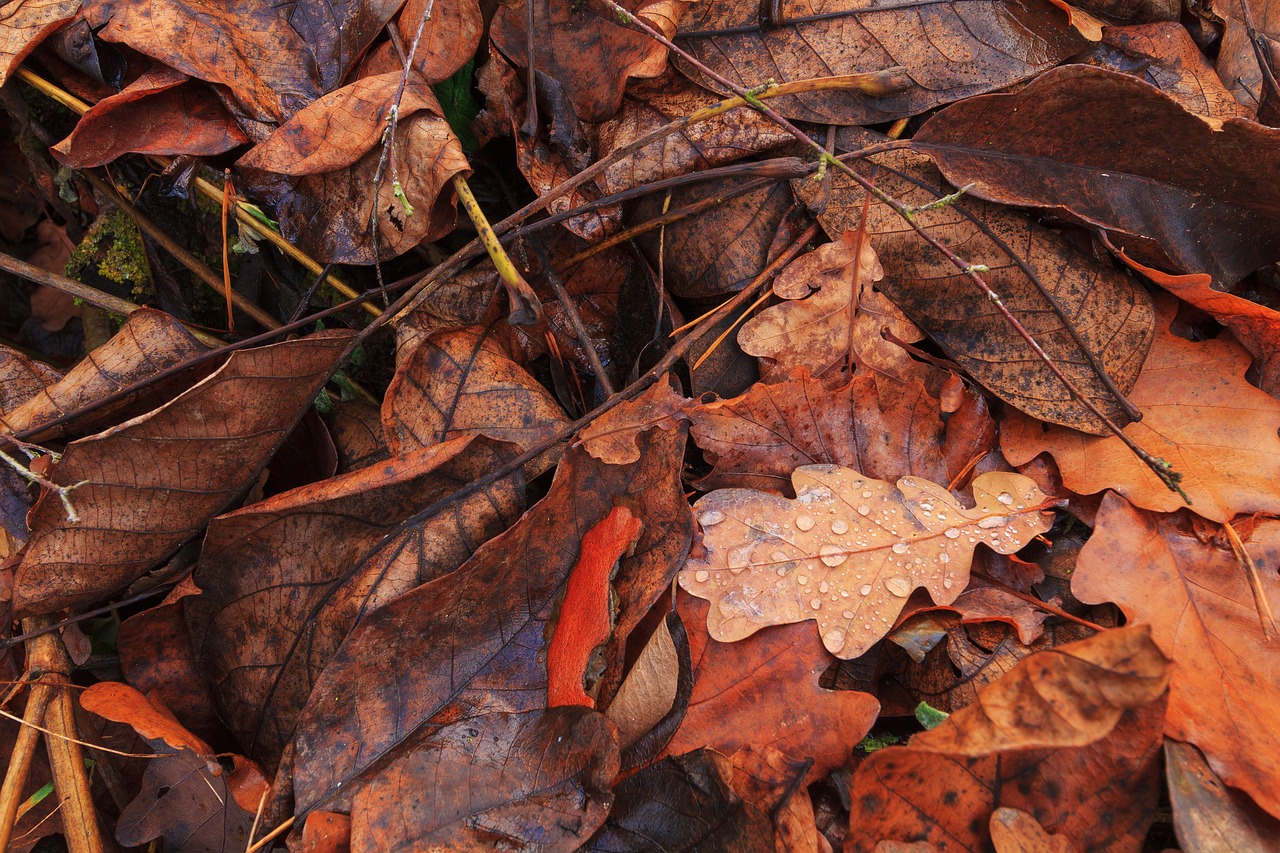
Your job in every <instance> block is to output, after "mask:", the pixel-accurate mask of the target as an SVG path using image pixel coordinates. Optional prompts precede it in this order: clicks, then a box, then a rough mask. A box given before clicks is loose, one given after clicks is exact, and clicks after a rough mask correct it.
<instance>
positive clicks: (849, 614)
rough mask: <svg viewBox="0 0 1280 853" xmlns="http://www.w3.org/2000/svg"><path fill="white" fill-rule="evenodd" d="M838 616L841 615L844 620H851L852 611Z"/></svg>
mask: <svg viewBox="0 0 1280 853" xmlns="http://www.w3.org/2000/svg"><path fill="white" fill-rule="evenodd" d="M840 615H841V616H843V617H844V618H846V619H852V618H853V611H852V610H846V611H845V612H844V613H841V614H840Z"/></svg>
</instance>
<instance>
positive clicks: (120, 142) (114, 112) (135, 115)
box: [51, 65, 249, 169]
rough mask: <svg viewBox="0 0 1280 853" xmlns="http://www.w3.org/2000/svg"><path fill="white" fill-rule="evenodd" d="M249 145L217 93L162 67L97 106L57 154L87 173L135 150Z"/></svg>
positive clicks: (203, 152)
mask: <svg viewBox="0 0 1280 853" xmlns="http://www.w3.org/2000/svg"><path fill="white" fill-rule="evenodd" d="M248 141H249V137H247V136H245V135H244V132H243V131H241V130H240V128H239V127H238V126H237V125H236V124H235V122H234V121H233V120H232V119H231V116H230V115H229V114H228V113H227V110H226V108H225V107H223V106H222V102H221V101H219V100H218V98H217V96H216V95H215V94H214V93H213V90H212V89H210V88H209V87H208V86H206V85H204V84H203V83H200V82H198V81H195V80H192V79H191V78H190V77H188V76H187V75H186V74H183V73H182V72H180V71H176V70H174V69H172V68H169V67H167V66H164V65H161V66H157V67H155V68H152V69H151V70H150V71H148V72H147V73H145V74H143V75H142V76H141V77H139V78H138V79H137V80H134V81H133V82H132V83H130V84H129V85H128V86H126V87H125V88H124V89H123V90H121V91H120V93H119V94H116V95H112V96H110V97H108V98H103V99H102V100H101V101H98V103H96V104H94V105H93V107H92V108H91V109H90V110H89V112H87V113H85V114H84V115H83V116H81V118H80V121H79V122H77V123H76V127H75V130H73V131H71V135H70V136H68V137H67V138H66V139H64V140H62V141H61V142H59V143H58V144H57V145H55V146H53V147H52V149H51V150H52V151H53V152H54V154H56V155H57V157H58V159H59V161H61V162H62V163H64V164H65V165H67V166H70V167H71V168H73V169H84V168H88V167H91V166H102V165H105V164H107V163H110V162H111V161H112V160H115V159H116V158H117V157H120V156H122V155H124V154H128V153H130V152H132V153H137V154H191V155H198V156H208V155H213V154H221V153H222V152H224V151H229V150H231V149H232V148H235V147H237V146H239V145H244V144H245V143H246V142H248Z"/></svg>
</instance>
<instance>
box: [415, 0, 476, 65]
mask: <svg viewBox="0 0 1280 853" xmlns="http://www.w3.org/2000/svg"><path fill="white" fill-rule="evenodd" d="M427 13H430V17H429V18H427V20H426V25H425V26H424V27H423V28H422V36H421V38H420V39H419V41H418V52H417V53H416V54H414V57H413V60H414V61H413V68H414V70H415V71H417V72H418V74H419V75H421V76H422V78H423V79H424V80H426V81H427V82H428V83H439V82H440V81H442V80H447V79H449V78H450V77H451V76H453V72H455V71H457V70H458V69H459V68H461V67H462V66H464V65H466V64H467V60H469V59H471V58H472V57H473V56H475V54H476V49H477V48H479V47H480V34H481V32H482V31H483V30H484V17H483V15H482V14H481V12H480V4H479V3H477V2H476V0H452V2H448V3H441V2H432V0H408V2H406V3H405V4H404V8H403V9H401V10H400V17H399V18H397V19H396V28H397V29H398V30H399V31H400V38H401V39H403V40H404V44H405V51H406V52H408V47H409V45H411V44H413V40H414V38H415V37H417V35H418V26H419V24H421V23H422V17H423V15H425V14H427Z"/></svg>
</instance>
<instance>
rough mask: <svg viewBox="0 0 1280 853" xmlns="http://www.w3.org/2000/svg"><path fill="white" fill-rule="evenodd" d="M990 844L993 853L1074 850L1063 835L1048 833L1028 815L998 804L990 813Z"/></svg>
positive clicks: (1062, 852)
mask: <svg viewBox="0 0 1280 853" xmlns="http://www.w3.org/2000/svg"><path fill="white" fill-rule="evenodd" d="M991 845H992V846H993V847H995V849H996V853H1075V851H1076V849H1077V848H1076V846H1075V845H1074V844H1072V843H1071V841H1070V839H1069V838H1067V836H1065V835H1050V834H1049V833H1047V832H1045V831H1044V827H1043V826H1041V825H1040V823H1039V821H1037V820H1036V819H1035V818H1033V817H1032V816H1031V815H1029V814H1027V813H1026V812H1024V811H1019V810H1018V809H1011V808H1008V807H1006V806H1001V807H1000V808H998V809H996V810H995V811H993V812H992V813H991Z"/></svg>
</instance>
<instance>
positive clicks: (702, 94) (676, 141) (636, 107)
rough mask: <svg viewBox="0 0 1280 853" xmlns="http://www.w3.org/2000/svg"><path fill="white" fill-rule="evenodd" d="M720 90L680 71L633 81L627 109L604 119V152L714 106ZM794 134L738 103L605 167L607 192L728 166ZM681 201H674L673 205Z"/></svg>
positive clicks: (625, 104) (598, 147)
mask: <svg viewBox="0 0 1280 853" xmlns="http://www.w3.org/2000/svg"><path fill="white" fill-rule="evenodd" d="M717 100H718V99H717V98H716V96H715V95H713V94H711V93H710V92H708V91H707V90H706V89H703V88H701V87H699V86H695V85H693V84H692V83H690V82H689V81H688V80H686V79H685V78H683V77H681V76H679V75H676V74H674V73H668V74H667V75H665V76H663V77H660V78H658V79H656V80H653V81H644V82H640V83H637V84H635V85H632V86H631V88H630V90H629V91H628V92H627V97H626V98H624V99H623V101H622V109H621V111H619V113H618V114H617V115H616V116H614V117H613V118H611V119H609V120H608V121H606V122H604V123H603V124H601V125H600V129H599V134H600V136H599V142H598V143H597V145H596V150H597V151H598V153H599V156H600V157H601V158H603V157H605V156H606V155H608V154H610V153H612V152H613V151H616V150H617V149H619V148H622V147H624V146H626V145H629V144H631V143H632V142H634V141H636V140H637V139H639V138H640V137H642V136H644V135H646V134H648V133H649V132H651V131H653V130H656V129H657V128H659V127H662V126H663V125H666V124H669V123H671V122H673V121H677V120H679V119H681V118H684V117H685V116H687V115H690V114H692V113H694V112H697V111H698V110H700V109H702V108H703V107H708V106H711V105H712V104H714V103H716V101H717ZM792 138H793V137H792V136H791V134H789V133H787V132H786V131H784V130H782V129H781V128H779V127H778V126H777V125H776V124H774V123H773V122H772V121H770V120H769V119H768V118H766V117H765V116H763V115H761V114H760V113H758V112H756V111H755V110H752V109H738V110H733V111H731V112H728V113H725V114H724V115H720V116H717V117H715V118H713V119H709V120H707V121H703V122H699V123H698V124H695V125H693V126H692V127H688V128H685V129H683V130H681V131H680V132H678V133H673V134H670V135H668V136H665V137H663V138H662V139H659V140H657V141H656V142H651V143H649V144H648V145H646V146H645V147H643V148H641V149H640V150H638V151H635V152H633V153H632V154H631V155H630V156H628V157H627V158H626V159H624V160H622V161H620V162H618V163H616V164H614V165H613V166H610V167H609V168H608V169H607V170H606V171H605V173H604V177H603V181H602V183H603V185H604V190H605V192H608V193H619V192H622V191H623V190H628V189H631V188H632V187H638V186H641V185H642V184H647V183H650V182H652V181H660V180H662V179H664V178H673V177H675V176H677V175H685V174H688V173H690V172H696V171H698V170H700V169H709V168H711V167H713V166H723V165H725V164H727V163H732V162H733V161H735V160H741V159H742V158H744V157H749V156H751V155H753V154H760V153H763V152H765V151H768V150H769V149H771V148H777V147H778V146H779V145H783V144H786V143H788V142H791V141H792ZM672 209H675V205H674V204H673V208H672Z"/></svg>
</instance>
